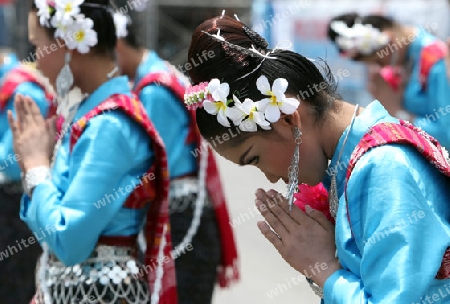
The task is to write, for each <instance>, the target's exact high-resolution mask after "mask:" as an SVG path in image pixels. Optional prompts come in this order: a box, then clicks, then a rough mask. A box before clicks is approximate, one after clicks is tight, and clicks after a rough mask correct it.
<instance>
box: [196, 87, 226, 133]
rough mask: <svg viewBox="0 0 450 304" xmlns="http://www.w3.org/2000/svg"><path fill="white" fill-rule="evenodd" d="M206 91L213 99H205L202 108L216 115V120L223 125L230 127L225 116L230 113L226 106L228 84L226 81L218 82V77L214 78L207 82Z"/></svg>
mask: <svg viewBox="0 0 450 304" xmlns="http://www.w3.org/2000/svg"><path fill="white" fill-rule="evenodd" d="M208 92H209V93H210V94H211V96H212V98H213V101H210V100H205V101H204V102H203V108H204V109H205V111H206V112H208V113H209V114H211V115H217V121H218V122H219V123H220V124H221V125H222V126H224V127H230V122H229V121H228V119H227V116H228V115H229V114H230V108H229V107H228V100H227V98H228V94H229V93H230V86H229V85H228V83H226V82H225V83H220V81H219V79H217V78H214V79H212V80H211V81H210V82H209V84H208Z"/></svg>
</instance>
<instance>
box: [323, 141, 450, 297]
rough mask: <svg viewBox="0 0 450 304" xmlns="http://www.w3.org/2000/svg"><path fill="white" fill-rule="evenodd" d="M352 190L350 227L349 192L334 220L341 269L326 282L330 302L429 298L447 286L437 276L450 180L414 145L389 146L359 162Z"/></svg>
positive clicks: (449, 236)
mask: <svg viewBox="0 0 450 304" xmlns="http://www.w3.org/2000/svg"><path fill="white" fill-rule="evenodd" d="M347 194H348V214H349V217H350V222H351V229H350V226H349V222H348V218H347V215H348V214H347V205H346V203H345V199H344V197H343V196H341V199H340V203H339V211H338V218H337V222H336V244H337V247H338V248H337V249H338V256H339V260H340V262H341V265H342V266H343V269H341V270H339V271H337V272H335V273H334V274H332V275H331V276H330V277H329V278H328V279H327V281H326V282H325V285H324V303H326V304H332V303H336V304H338V303H339V304H342V303H352V304H356V303H383V304H384V303H392V304H394V303H395V304H397V303H425V302H422V300H425V299H427V297H428V298H430V299H431V298H432V297H433V299H435V297H437V296H438V295H439V291H441V292H442V290H443V291H444V292H445V293H446V291H445V289H444V287H445V286H444V285H445V283H446V281H444V280H437V279H435V276H436V274H437V272H438V269H439V267H440V265H441V261H442V258H443V254H444V252H445V250H446V248H447V247H448V246H449V245H450V225H449V219H450V211H449V210H448V201H447V200H446V198H448V197H450V189H449V188H448V180H447V179H446V178H445V177H444V176H443V175H442V174H440V173H439V172H438V171H437V170H436V169H435V168H434V167H433V166H432V165H431V164H429V163H428V162H427V161H426V160H425V158H424V157H422V156H420V155H419V154H418V152H416V151H415V150H413V148H410V147H399V146H396V145H390V146H383V147H380V148H376V149H374V150H371V151H369V152H368V153H366V154H365V155H364V156H363V157H362V158H361V159H360V160H359V161H358V163H357V165H356V167H355V168H354V171H353V174H352V177H351V178H350V180H349V183H348V191H347ZM447 296H449V297H450V295H449V294H447ZM439 297H442V296H441V295H439ZM427 303H428V302H427ZM432 303H434V302H432ZM439 303H440V302H439ZM442 303H447V302H442Z"/></svg>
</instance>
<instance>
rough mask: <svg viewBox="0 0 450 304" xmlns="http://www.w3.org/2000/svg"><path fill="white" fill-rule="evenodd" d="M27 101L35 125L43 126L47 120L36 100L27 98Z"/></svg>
mask: <svg viewBox="0 0 450 304" xmlns="http://www.w3.org/2000/svg"><path fill="white" fill-rule="evenodd" d="M25 100H26V102H27V106H28V109H29V111H30V112H29V113H30V115H31V117H32V119H33V121H34V122H35V123H41V124H43V123H45V119H44V117H42V114H41V110H40V109H39V107H38V106H37V104H36V102H34V100H33V99H31V98H30V97H25Z"/></svg>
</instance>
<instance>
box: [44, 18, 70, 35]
mask: <svg viewBox="0 0 450 304" xmlns="http://www.w3.org/2000/svg"><path fill="white" fill-rule="evenodd" d="M73 22H74V20H73V19H72V22H68V23H66V24H63V23H61V21H60V20H58V19H56V18H55V17H53V18H52V19H51V21H50V23H51V26H52V27H54V28H55V29H56V30H55V38H58V37H59V38H65V36H66V35H67V30H68V27H69V26H70V25H71V24H72V23H73Z"/></svg>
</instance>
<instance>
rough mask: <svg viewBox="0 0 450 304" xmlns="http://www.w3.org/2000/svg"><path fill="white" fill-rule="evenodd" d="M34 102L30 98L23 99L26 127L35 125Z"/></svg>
mask: <svg viewBox="0 0 450 304" xmlns="http://www.w3.org/2000/svg"><path fill="white" fill-rule="evenodd" d="M32 103H33V101H32V100H31V99H30V98H29V97H24V98H23V108H24V112H25V115H24V117H25V119H24V125H25V126H24V127H25V128H27V127H32V126H33V125H34V124H35V121H34V115H33V112H32V111H33V110H32V108H33V106H32Z"/></svg>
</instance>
